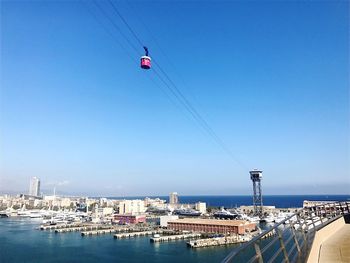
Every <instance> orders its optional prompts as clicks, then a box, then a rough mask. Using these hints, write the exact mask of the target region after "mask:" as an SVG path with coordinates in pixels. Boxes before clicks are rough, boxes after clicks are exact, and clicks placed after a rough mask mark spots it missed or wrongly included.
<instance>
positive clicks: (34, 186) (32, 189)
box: [29, 177, 40, 196]
mask: <svg viewBox="0 0 350 263" xmlns="http://www.w3.org/2000/svg"><path fill="white" fill-rule="evenodd" d="M29 195H32V196H39V195H40V180H39V178H37V177H32V178H30V184H29Z"/></svg>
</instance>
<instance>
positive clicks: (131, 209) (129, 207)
mask: <svg viewBox="0 0 350 263" xmlns="http://www.w3.org/2000/svg"><path fill="white" fill-rule="evenodd" d="M145 211H146V208H145V202H144V201H143V200H123V201H120V202H119V204H118V213H119V214H121V215H123V214H133V215H137V214H143V213H144V212H145Z"/></svg>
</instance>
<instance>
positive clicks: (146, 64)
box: [141, 56, 151, 69]
mask: <svg viewBox="0 0 350 263" xmlns="http://www.w3.org/2000/svg"><path fill="white" fill-rule="evenodd" d="M141 68H143V69H150V68H151V58H150V57H149V56H142V57H141Z"/></svg>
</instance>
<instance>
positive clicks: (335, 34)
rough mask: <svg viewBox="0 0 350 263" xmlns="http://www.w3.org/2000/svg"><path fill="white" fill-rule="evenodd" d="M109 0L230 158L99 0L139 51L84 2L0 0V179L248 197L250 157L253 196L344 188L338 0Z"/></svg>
mask: <svg viewBox="0 0 350 263" xmlns="http://www.w3.org/2000/svg"><path fill="white" fill-rule="evenodd" d="M115 4H116V6H117V7H118V10H120V12H121V13H122V14H123V16H124V17H125V18H126V20H127V21H128V23H129V24H130V26H131V27H132V28H133V30H134V31H135V32H136V33H137V34H138V36H139V38H140V39H141V40H142V42H143V43H145V44H146V45H147V46H148V47H149V49H150V54H151V56H152V58H154V59H155V60H157V61H158V62H159V64H160V65H161V66H162V68H163V69H164V70H165V71H166V72H167V74H168V75H169V76H170V77H171V79H172V80H173V81H174V82H175V83H176V85H177V86H178V88H179V89H181V91H182V92H183V94H185V96H186V97H187V98H188V100H189V101H190V102H191V103H192V105H193V106H194V107H195V108H196V109H197V110H198V111H199V112H200V114H201V115H202V116H203V117H204V118H205V120H206V121H207V122H208V123H209V124H210V126H211V127H212V128H213V129H214V130H215V132H216V133H217V134H218V135H219V137H220V138H221V139H222V140H223V141H224V142H225V144H226V145H227V147H229V148H230V149H231V151H232V152H233V153H234V155H235V156H236V158H237V159H239V160H240V162H241V163H243V164H244V165H243V166H242V165H240V164H238V163H237V162H235V161H234V160H232V159H231V158H230V157H229V156H228V155H227V154H226V153H225V152H224V151H223V150H222V149H221V148H220V147H219V146H218V145H217V144H216V143H215V142H214V141H213V139H212V138H211V137H210V136H208V134H206V133H205V131H203V130H202V129H201V128H200V127H199V126H198V124H197V123H196V122H195V121H194V120H193V119H192V117H191V116H190V115H189V114H188V113H187V112H186V110H184V109H183V108H182V107H181V105H180V104H179V103H177V102H176V101H175V103H174V98H173V97H171V94H169V93H168V94H167V95H165V93H164V92H165V91H164V90H165V89H166V88H165V87H164V85H163V84H162V83H161V82H160V81H159V80H158V79H157V77H156V75H155V73H154V72H153V71H144V70H141V69H140V68H139V65H138V64H139V57H140V56H141V55H143V49H142V47H141V46H140V45H139V43H138V42H137V41H136V40H135V38H133V36H132V35H131V34H130V32H129V31H128V28H127V27H126V26H125V25H124V24H123V22H122V21H121V20H120V19H119V18H118V17H117V16H116V15H115V13H113V9H112V7H111V5H110V4H109V3H108V2H107V1H104V2H99V5H100V6H101V8H103V10H105V12H106V13H107V14H108V16H110V17H112V18H113V21H114V23H115V24H116V25H118V27H120V29H121V30H122V32H123V34H124V35H126V36H127V38H128V39H129V41H131V42H132V43H133V45H134V46H135V47H136V48H137V49H139V52H138V53H137V52H135V51H134V49H133V48H132V47H131V46H130V45H129V43H128V42H126V41H125V39H124V38H123V36H122V35H121V34H120V32H119V31H117V30H116V29H115V28H114V27H113V25H112V24H111V23H110V21H109V20H108V19H107V18H106V16H105V15H104V14H103V13H101V12H100V10H99V9H98V8H97V7H96V5H94V3H93V2H89V1H85V2H82V1H18V2H17V1H2V2H1V105H0V107H1V108H0V110H1V116H0V124H1V125H0V127H1V145H0V147H1V152H0V154H1V155H0V191H1V192H18V191H27V190H28V189H27V188H28V186H29V178H30V177H32V176H37V177H40V178H41V180H42V188H43V189H44V190H46V191H51V190H52V189H53V186H54V185H57V191H58V192H61V193H70V194H77V193H81V194H91V195H115V196H120V195H126V196H127V195H151V194H154V195H161V194H168V193H169V192H170V191H177V192H179V194H250V193H251V182H250V180H249V173H248V170H249V169H252V168H260V169H262V170H263V171H264V179H263V187H264V190H263V191H264V193H266V194H315V193H317V194H349V189H350V167H349V163H350V159H349V78H348V73H349V51H348V46H349V23H348V21H349V13H348V10H349V6H348V2H347V1H305V2H303V1H288V2H284V1H259V2H257V1H231V2H230V1H225V2H214V1H205V2H204V1H203V2H202V1H191V2H185V1H154V2H152V1H149V2H148V1H147V2H146V1H140V2H136V1H128V2H127V1H119V2H115ZM145 24H146V26H145ZM147 75H149V76H147ZM152 80H153V81H152ZM155 83H157V85H156V84H155ZM169 97H170V98H171V99H169Z"/></svg>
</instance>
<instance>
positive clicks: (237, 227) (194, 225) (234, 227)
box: [168, 218, 256, 235]
mask: <svg viewBox="0 0 350 263" xmlns="http://www.w3.org/2000/svg"><path fill="white" fill-rule="evenodd" d="M168 228H169V229H171V230H176V231H184V230H186V231H195V232H201V233H221V234H241V235H243V234H245V233H246V232H251V231H253V230H255V229H256V224H255V223H251V222H248V221H245V220H216V219H199V218H196V219H194V218H186V219H178V220H175V221H169V222H168Z"/></svg>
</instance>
